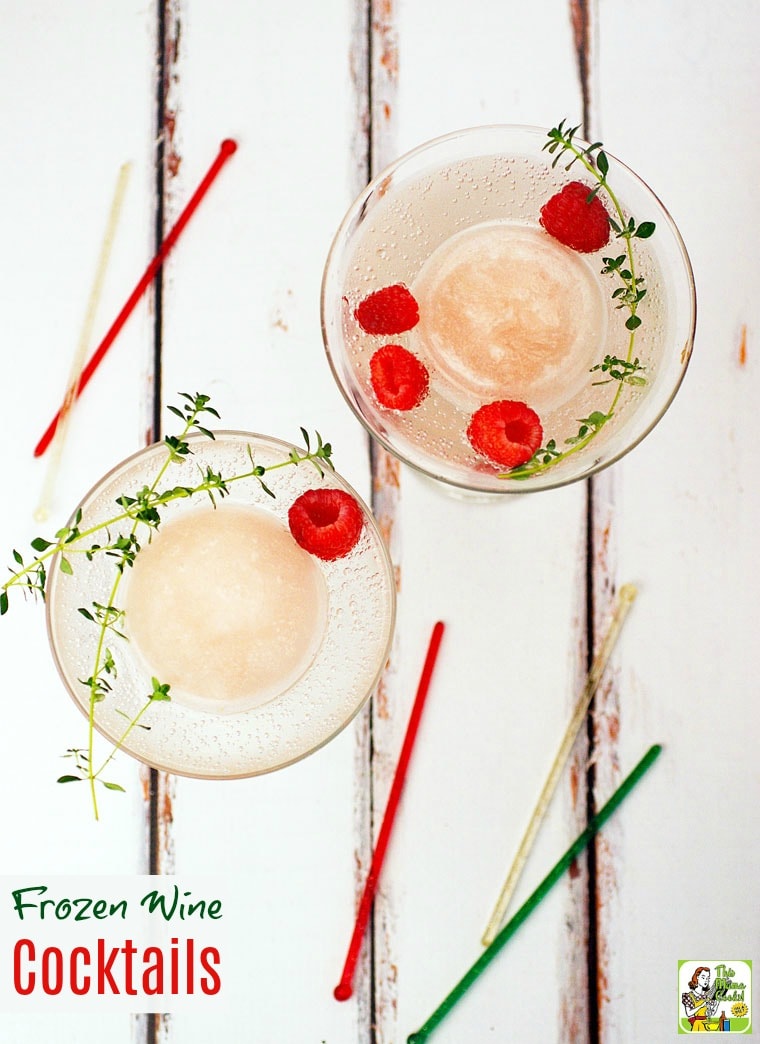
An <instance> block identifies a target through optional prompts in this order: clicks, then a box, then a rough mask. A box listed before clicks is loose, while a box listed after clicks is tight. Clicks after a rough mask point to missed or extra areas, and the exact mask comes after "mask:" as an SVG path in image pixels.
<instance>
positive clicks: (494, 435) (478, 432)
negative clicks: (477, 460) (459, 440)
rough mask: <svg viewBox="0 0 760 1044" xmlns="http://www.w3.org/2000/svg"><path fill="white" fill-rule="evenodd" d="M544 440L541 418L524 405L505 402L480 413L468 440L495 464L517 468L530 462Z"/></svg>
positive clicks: (489, 405) (473, 420)
mask: <svg viewBox="0 0 760 1044" xmlns="http://www.w3.org/2000/svg"><path fill="white" fill-rule="evenodd" d="M543 437H544V430H543V428H542V427H541V421H540V419H539V417H538V414H537V413H535V412H534V411H533V410H532V409H531V408H530V406H526V405H525V403H524V402H511V401H510V400H509V399H501V400H500V401H499V402H489V403H487V405H485V406H481V407H480V409H479V410H476V411H475V412H474V413H473V415H472V417H470V423H469V424H468V426H467V438H468V439H469V440H470V444H471V445H472V447H473V448H474V449H476V450H477V451H478V453H482V454H483V456H484V457H488V459H489V460H491V461H493V462H494V464H501V465H503V466H504V467H507V468H514V467H517V465H518V464H524V463H525V461H526V460H530V458H531V457H532V456H533V454H534V453H535V452H536V450H537V449H538V447H539V446H540V445H541V441H542V439H543Z"/></svg>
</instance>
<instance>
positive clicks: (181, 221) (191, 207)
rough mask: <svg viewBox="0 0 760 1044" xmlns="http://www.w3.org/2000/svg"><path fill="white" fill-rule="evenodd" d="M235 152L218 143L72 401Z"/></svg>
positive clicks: (43, 442)
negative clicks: (208, 164)
mask: <svg viewBox="0 0 760 1044" xmlns="http://www.w3.org/2000/svg"><path fill="white" fill-rule="evenodd" d="M236 149H237V142H235V141H232V140H231V139H230V138H227V139H225V140H224V141H223V142H222V144H221V145H220V146H219V153H218V155H217V157H216V159H215V160H214V162H213V163H212V164H211V166H210V167H209V169H208V171H207V173H206V176H205V177H204V178H203V180H202V181H201V183H200V185H198V188H197V189H196V190H195V192H194V193H193V195H192V196H191V197H190V200H189V201H188V203H187V206H186V207H185V209H184V210H183V211H182V213H181V214H180V216H179V217H178V218H177V221H176V223H175V224H174V227H173V228H172V229H171V231H170V232H169V234H168V235H167V236H166V238H165V239H164V241H163V242H162V243H161V246H160V247H159V249H158V253H157V254H156V256H155V257H154V258H153V260H152V261H151V262H150V264H149V265H148V267H147V268H146V269H145V272H144V273H143V275H142V277H141V278H140V281H139V282H138V284H137V286H136V287H135V288H134V290H133V291H132V293H131V294H130V295H129V298H128V300H127V302H126V304H125V305H124V307H123V308H122V310H121V311H120V312H119V314H118V315H117V316H116V318H115V319H114V321H113V324H112V326H111V328H110V330H109V331H108V333H107V334H106V335H105V337H104V338H103V340H102V341H101V342H100V344H99V345H98V347H97V348H96V349H95V352H94V353H93V355H92V358H91V359H90V360H89V362H88V363H87V365H86V366H85V367H84V368H83V370H82V375H81V377H80V378H79V384H78V385H77V392H76V398H79V396H80V395H81V394H82V392H83V391H84V389H85V387H86V386H87V384H88V383H89V380H90V378H91V377H92V375H93V374H94V373H95V371H96V370H97V368H98V366H100V363H101V362H102V360H103V356H104V355H105V354H106V352H107V351H108V349H109V348H110V347H111V345H112V344H113V342H114V341H115V340H116V338H117V336H118V335H119V333H120V331H121V329H122V327H123V326H124V324H125V323H126V321H127V319H129V317H130V315H131V314H132V312H133V311H134V308H135V305H136V304H137V302H138V301H139V300H140V298H141V297H142V295H143V294H144V293H145V291H146V290H147V289H148V287H149V286H150V284H151V283H152V282H153V280H154V278H155V276H156V272H158V270H159V268H160V267H161V265H162V264H163V263H164V260H165V259H166V257H167V255H168V254H169V252H170V251H171V249H172V247H173V246H174V244H175V243H176V242H177V240H178V239H179V237H180V236H181V235H182V232H183V231H184V228H185V225H186V224H187V223H188V221H189V220H190V218H191V217H192V216H193V214H194V213H195V211H196V209H197V207H198V204H199V203H200V202H201V200H202V199H203V197H204V196H205V195H206V193H207V192H208V190H209V189H210V188H211V185H212V183H213V181H214V179H215V178H216V176H217V174H218V173H219V171H220V170H221V169H222V167H223V166H224V164H225V163H226V162H227V160H228V159H229V158H230V156H231V155H232V154H233V153H234V152H235V150H236ZM62 408H63V407H61V409H62ZM60 416H61V410H59V411H58V413H56V415H55V417H53V419H52V421H51V422H50V424H49V425H48V428H47V431H46V432H45V434H44V435H43V436H42V438H41V439H40V441H39V442H38V443H37V445H36V446H35V448H34V455H35V457H41V456H42V454H43V453H44V452H45V450H46V449H47V448H48V446H49V445H50V443H51V441H52V439H53V436H54V435H55V429H56V428H57V427H58V420H59V418H60Z"/></svg>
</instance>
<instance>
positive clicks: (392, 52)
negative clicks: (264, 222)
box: [366, 0, 401, 1044]
mask: <svg viewBox="0 0 760 1044" xmlns="http://www.w3.org/2000/svg"><path fill="white" fill-rule="evenodd" d="M366 24H367V81H366V82H367V113H368V127H367V172H368V175H369V178H372V177H375V176H376V175H377V174H378V173H379V172H380V171H381V170H382V169H383V168H384V167H386V166H387V165H388V163H390V162H391V160H392V159H393V158H394V157H395V141H394V139H395V118H394V108H395V97H396V85H397V74H398V48H397V43H396V23H395V11H394V2H393V0H369V3H368V4H367V23H366ZM369 454H370V469H371V476H372V493H371V501H370V503H371V506H372V511H373V514H374V516H375V519H376V520H377V523H378V526H379V528H380V532H381V533H382V535H383V538H384V539H385V542H386V544H387V546H388V549H389V552H390V555H391V560H392V561H393V562H394V564H396V590H397V593H399V591H400V586H401V583H400V570H399V568H398V565H397V563H399V562H400V561H401V555H400V539H399V538H400V532H399V526H398V517H399V510H398V505H399V498H400V493H401V466H400V464H399V461H398V460H397V459H396V458H395V457H393V456H391V454H389V453H388V452H387V451H386V450H385V449H383V448H382V447H381V446H380V445H379V444H377V443H375V442H374V440H372V439H370V443H369ZM397 655H398V632H397V634H396V636H394V639H393V646H392V648H391V654H390V658H389V662H388V664H387V665H386V669H385V671H384V673H383V676H382V678H381V679H380V683H379V685H378V688H377V692H376V693H375V695H374V696H373V699H372V703H371V707H370V736H369V758H370V761H369V766H368V767H369V780H370V824H371V834H370V844H372V840H373V838H374V836H375V834H376V830H375V821H376V819H377V820H378V822H379V819H380V817H381V815H382V807H383V805H384V800H383V799H382V798H381V796H380V794H381V792H382V795H383V798H384V797H385V796H386V795H387V793H388V790H389V787H390V782H391V779H390V774H389V769H388V765H389V759H388V758H386V757H383V756H382V755H383V754H384V750H383V747H384V742H383V737H384V736H385V735H388V734H389V730H388V721H389V717H390V710H389V704H390V702H392V699H393V696H392V690H393V675H394V673H395V662H396V659H397ZM391 760H392V759H391ZM391 771H392V769H391ZM382 899H383V893H382V886H381V888H380V889H379V890H378V895H377V899H376V901H375V904H374V906H373V910H372V919H371V922H370V962H369V963H370V978H371V990H370V1013H371V1017H370V1035H369V1041H370V1044H383V1040H384V1038H385V1032H384V1030H383V1026H384V1025H385V1023H386V1021H387V1020H386V1018H385V1015H384V1013H385V1011H386V1010H387V1009H388V1008H389V1007H390V1008H391V1009H393V1010H394V1011H395V1008H396V1000H397V998H396V982H395V963H394V962H393V961H390V960H388V954H389V952H390V949H391V947H390V945H389V939H390V930H389V925H388V922H387V919H386V918H385V917H384V916H383V912H384V911H385V906H384V905H383V903H382Z"/></svg>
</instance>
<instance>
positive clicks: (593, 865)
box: [584, 103, 599, 1044]
mask: <svg viewBox="0 0 760 1044" xmlns="http://www.w3.org/2000/svg"><path fill="white" fill-rule="evenodd" d="M584 104H585V103H584ZM584 133H586V131H585V127H584ZM594 500H595V485H594V480H593V479H589V480H588V482H587V483H586V669H587V670H591V664H592V662H593V659H594V645H595V643H594V635H595V631H596V614H595V597H594V562H595V532H594V517H595V516H594ZM595 702H596V696H594V697H592V700H591V703H590V705H589V710H588V715H587V717H586V749H587V758H588V760H587V767H586V817H587V819H588V820H589V821H590V820H591V819H592V818H593V816H594V815H595V814H596V811H597V808H596V806H597V801H596V763H595V759H594V754H595V733H594V707H595ZM596 855H597V849H596V838H595V839H594V842H593V843H592V844H590V845H589V846H588V848H587V850H586V873H587V878H586V883H587V888H588V902H587V904H586V910H587V918H588V931H587V949H586V962H587V967H588V979H587V990H588V1001H587V1005H586V1010H587V1013H588V1040H589V1044H599V1007H598V991H597V989H596V982H597V975H598V967H599V947H598V938H597V933H598V931H599V924H598V919H597V902H596V896H597V860H596Z"/></svg>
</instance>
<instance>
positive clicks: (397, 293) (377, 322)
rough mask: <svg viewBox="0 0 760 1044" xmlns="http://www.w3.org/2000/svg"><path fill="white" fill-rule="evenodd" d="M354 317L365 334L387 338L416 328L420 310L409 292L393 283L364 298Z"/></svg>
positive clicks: (401, 285)
mask: <svg viewBox="0 0 760 1044" xmlns="http://www.w3.org/2000/svg"><path fill="white" fill-rule="evenodd" d="M354 315H355V316H356V321H357V322H358V324H359V326H361V328H362V330H364V332H365V333H368V334H382V335H383V336H388V335H390V334H400V333H404V331H405V330H411V328H412V327H413V326H416V325H417V323H418V322H419V319H420V310H419V308H418V307H417V302H416V301H415V299H414V297H413V296H412V294H411V293H410V292H409V290H407V288H406V287H405V286H404V285H403V284H402V283H394V285H393V286H384V287H383V289H382V290H376V291H375V292H374V293H373V294H370V295H369V297H365V298H364V300H363V301H362V302H361V303H360V304H359V307H358V308H357V309H356V311H355V312H354Z"/></svg>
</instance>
